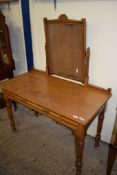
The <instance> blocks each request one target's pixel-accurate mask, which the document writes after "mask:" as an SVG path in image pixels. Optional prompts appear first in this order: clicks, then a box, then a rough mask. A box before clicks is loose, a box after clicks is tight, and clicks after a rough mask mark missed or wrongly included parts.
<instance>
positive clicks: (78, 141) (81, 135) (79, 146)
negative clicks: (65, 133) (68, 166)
mask: <svg viewBox="0 0 117 175" xmlns="http://www.w3.org/2000/svg"><path fill="white" fill-rule="evenodd" d="M74 136H75V152H76V161H75V165H76V175H79V174H80V173H81V168H82V157H83V149H84V139H85V136H86V130H85V129H84V128H83V127H82V126H79V128H78V130H77V131H75V132H74Z"/></svg>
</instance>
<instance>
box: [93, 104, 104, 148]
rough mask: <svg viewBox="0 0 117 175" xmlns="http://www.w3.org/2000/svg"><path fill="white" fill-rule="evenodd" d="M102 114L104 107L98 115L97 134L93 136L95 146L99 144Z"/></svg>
mask: <svg viewBox="0 0 117 175" xmlns="http://www.w3.org/2000/svg"><path fill="white" fill-rule="evenodd" d="M104 114H105V107H104V109H103V110H102V112H101V113H100V114H99V116H98V126H97V134H96V136H95V147H98V146H99V142H100V138H101V130H102V126H103V120H104Z"/></svg>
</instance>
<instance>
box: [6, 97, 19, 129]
mask: <svg viewBox="0 0 117 175" xmlns="http://www.w3.org/2000/svg"><path fill="white" fill-rule="evenodd" d="M5 101H6V109H7V113H8V117H9V121H10V125H11V128H12V131H13V132H16V131H17V130H16V127H15V122H14V118H13V111H12V104H11V103H12V102H11V100H9V99H7V98H5Z"/></svg>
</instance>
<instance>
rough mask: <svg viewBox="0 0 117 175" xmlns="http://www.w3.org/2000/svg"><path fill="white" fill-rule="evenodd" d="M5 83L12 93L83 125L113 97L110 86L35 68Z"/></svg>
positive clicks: (6, 88)
mask: <svg viewBox="0 0 117 175" xmlns="http://www.w3.org/2000/svg"><path fill="white" fill-rule="evenodd" d="M2 87H3V89H4V90H7V91H8V92H10V94H11V93H12V94H13V95H16V96H20V97H21V98H22V99H24V100H28V101H31V102H33V103H35V104H37V105H39V106H41V107H45V108H46V109H48V110H50V111H54V112H56V113H58V114H60V115H62V116H65V117H67V118H70V119H71V120H73V121H75V122H78V123H81V124H83V125H87V124H88V123H89V122H90V121H91V120H92V118H94V117H95V115H96V114H97V112H98V111H100V109H101V107H102V106H103V105H104V104H105V103H106V102H107V100H108V99H109V97H110V94H109V93H108V91H106V90H105V91H104V90H100V89H98V88H97V89H96V88H92V87H87V86H83V85H79V84H76V83H72V82H68V81H66V80H62V79H60V78H56V77H53V76H48V75H46V74H44V73H40V72H39V71H35V70H34V71H32V72H30V73H25V74H23V75H21V76H18V77H15V78H14V79H12V80H9V81H7V82H4V83H3V85H2ZM75 117H76V118H75ZM77 117H78V118H77Z"/></svg>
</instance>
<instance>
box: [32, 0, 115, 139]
mask: <svg viewBox="0 0 117 175" xmlns="http://www.w3.org/2000/svg"><path fill="white" fill-rule="evenodd" d="M30 10H31V26H32V37H33V55H34V66H35V68H37V69H42V70H45V49H44V47H45V35H44V27H43V17H48V18H50V19H54V18H57V17H58V16H59V15H60V14H62V13H65V14H66V15H67V16H68V17H69V18H73V19H81V18H86V20H87V47H88V46H89V47H90V48H91V59H90V72H89V75H90V80H89V81H90V83H92V84H95V85H99V86H101V87H104V88H108V87H111V88H112V93H113V96H112V98H111V100H110V101H109V103H108V107H107V112H106V115H105V121H104V126H103V131H102V140H104V141H106V142H109V141H110V136H111V132H112V127H113V123H114V118H115V107H116V106H117V81H116V75H117V72H116V70H117V22H116V19H117V1H111V0H110V1H109V0H108V1H106V0H102V1H99V0H97V1H96V0H93V1H92V0H82V1H80V0H79V1H75V0H74V1H72V0H64V1H62V0H57V9H56V11H55V10H54V5H53V1H51V0H46V1H43V0H40V1H38V0H31V1H30ZM96 124H97V121H95V122H94V123H93V124H92V125H91V127H90V128H89V130H88V133H89V134H91V135H95V131H96Z"/></svg>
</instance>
